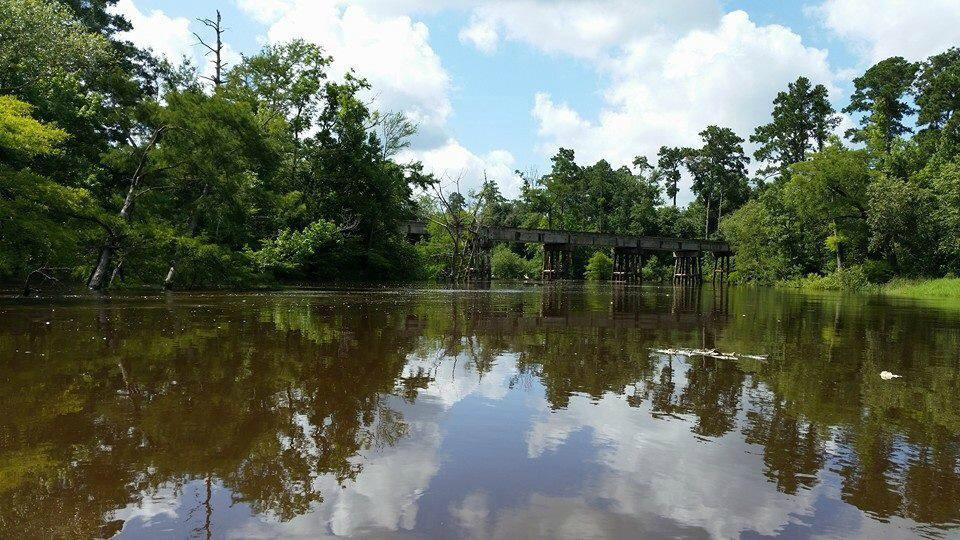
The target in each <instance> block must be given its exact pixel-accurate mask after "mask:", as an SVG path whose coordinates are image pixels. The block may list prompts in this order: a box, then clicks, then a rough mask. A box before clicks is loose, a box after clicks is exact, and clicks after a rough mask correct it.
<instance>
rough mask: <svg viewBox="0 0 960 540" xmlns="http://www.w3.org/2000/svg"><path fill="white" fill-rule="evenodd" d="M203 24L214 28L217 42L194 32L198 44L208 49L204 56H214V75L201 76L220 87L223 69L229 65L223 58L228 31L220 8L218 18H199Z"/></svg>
mask: <svg viewBox="0 0 960 540" xmlns="http://www.w3.org/2000/svg"><path fill="white" fill-rule="evenodd" d="M197 21H199V22H200V23H201V24H203V25H204V26H206V27H207V28H209V29H211V30H213V33H214V36H215V37H216V43H215V44H213V45H210V44H209V43H207V42H206V41H204V40H203V38H202V37H200V34H197V33H196V32H193V36H194V37H196V38H197V41H198V43H197V44H198V45H201V46H203V47H204V48H205V49H207V51H206V52H205V53H203V55H204V56H213V75H212V76H206V75H204V76H201V77H200V78H201V79H205V80H207V81H210V82H211V83H212V84H213V86H214V88H217V87H219V86H220V85H221V84H223V71H224V68H226V67H227V64H226V62H224V60H223V34H224V33H225V32H226V31H227V29H226V28H224V27H223V20H222V18H221V17H220V10H219V9H218V10H217V19H216V20H212V19H197Z"/></svg>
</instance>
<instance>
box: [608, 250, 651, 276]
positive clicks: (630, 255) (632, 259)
mask: <svg viewBox="0 0 960 540" xmlns="http://www.w3.org/2000/svg"><path fill="white" fill-rule="evenodd" d="M643 258H644V257H643V251H641V250H640V249H638V248H626V247H615V248H613V282H614V283H642V282H643Z"/></svg>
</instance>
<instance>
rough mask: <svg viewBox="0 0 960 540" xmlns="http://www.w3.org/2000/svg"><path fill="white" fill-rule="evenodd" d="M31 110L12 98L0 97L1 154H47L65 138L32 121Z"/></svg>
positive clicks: (31, 108)
mask: <svg viewBox="0 0 960 540" xmlns="http://www.w3.org/2000/svg"><path fill="white" fill-rule="evenodd" d="M32 111H33V107H32V106H31V105H30V104H29V103H24V102H22V101H20V100H18V99H16V98H14V97H12V96H0V152H3V151H6V152H5V153H7V152H9V153H19V154H23V155H25V156H30V157H32V156H35V155H37V154H50V153H52V152H53V149H54V147H55V146H56V145H58V144H59V143H61V142H63V141H64V139H66V138H67V134H66V133H65V132H64V131H63V130H60V129H57V128H56V127H53V126H50V125H46V124H43V123H41V122H38V121H37V120H35V119H34V118H33V117H32V116H31V113H32ZM2 155H3V154H0V156H2Z"/></svg>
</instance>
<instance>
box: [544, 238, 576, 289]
mask: <svg viewBox="0 0 960 540" xmlns="http://www.w3.org/2000/svg"><path fill="white" fill-rule="evenodd" d="M572 266H573V246H572V245H571V244H544V245H543V280H544V281H554V280H557V279H566V278H568V277H570V268H571V267H572Z"/></svg>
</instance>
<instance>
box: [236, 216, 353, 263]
mask: <svg viewBox="0 0 960 540" xmlns="http://www.w3.org/2000/svg"><path fill="white" fill-rule="evenodd" d="M339 235H340V231H339V230H337V227H336V225H334V224H333V223H330V222H328V221H317V222H314V223H311V224H310V225H308V226H307V227H306V228H305V229H303V230H302V231H291V230H290V229H283V230H282V231H280V233H279V234H278V235H277V237H276V238H271V239H269V240H267V241H266V242H264V244H263V246H262V247H261V248H260V249H259V250H258V251H255V252H250V253H249V255H248V256H249V257H250V258H251V259H252V260H253V262H254V264H255V265H256V267H257V268H258V269H259V270H261V271H265V272H274V273H276V274H278V275H291V274H294V275H296V274H300V273H302V272H303V271H304V270H305V269H306V268H308V267H309V265H310V264H316V258H317V257H319V256H320V255H321V254H322V253H323V250H325V249H329V248H330V247H331V246H332V244H334V243H335V242H336V241H337V238H338V237H339Z"/></svg>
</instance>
